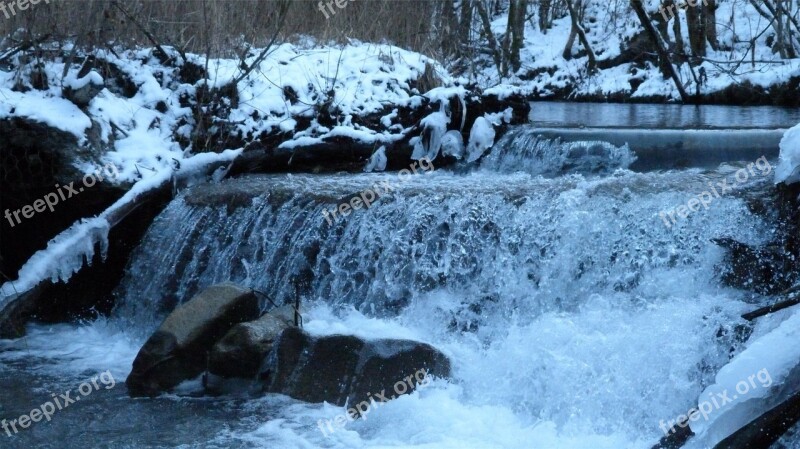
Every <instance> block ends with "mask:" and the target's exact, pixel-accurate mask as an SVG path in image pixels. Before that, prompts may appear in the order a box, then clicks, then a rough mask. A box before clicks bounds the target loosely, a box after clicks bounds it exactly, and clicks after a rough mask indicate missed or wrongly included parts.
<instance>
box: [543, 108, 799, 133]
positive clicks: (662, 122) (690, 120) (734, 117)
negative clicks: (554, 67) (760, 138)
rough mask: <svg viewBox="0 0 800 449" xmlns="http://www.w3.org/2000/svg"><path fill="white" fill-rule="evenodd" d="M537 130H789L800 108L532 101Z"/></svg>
mask: <svg viewBox="0 0 800 449" xmlns="http://www.w3.org/2000/svg"><path fill="white" fill-rule="evenodd" d="M531 106H532V107H531V114H530V119H531V122H532V123H533V125H534V126H536V127H563V128H573V127H587V128H592V127H599V128H660V129H687V128H690V129H713V128H727V129H729V128H741V129H786V128H791V127H792V126H795V125H797V124H798V123H800V109H798V108H779V107H774V106H687V105H677V104H675V105H664V104H618V103H563V102H533V103H531Z"/></svg>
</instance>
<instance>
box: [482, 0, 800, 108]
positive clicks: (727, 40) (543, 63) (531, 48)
mask: <svg viewBox="0 0 800 449" xmlns="http://www.w3.org/2000/svg"><path fill="white" fill-rule="evenodd" d="M644 3H645V8H646V10H647V11H648V13H650V14H651V15H657V14H658V11H659V6H660V4H661V2H660V1H659V0H646V1H645V2H644ZM584 5H585V12H584V17H585V18H587V19H586V20H584V22H583V26H584V28H585V29H586V32H587V37H588V39H589V41H590V43H591V45H592V48H593V50H594V52H595V54H596V55H597V59H598V61H603V60H609V59H612V58H614V57H616V56H619V55H620V51H621V46H623V45H625V46H627V42H628V41H629V40H630V39H631V38H633V37H634V36H635V35H637V34H638V33H639V32H641V29H642V28H641V24H640V23H639V21H638V19H637V18H636V15H635V14H634V13H633V12H632V10H631V8H630V6H629V4H628V2H627V1H622V0H612V1H608V0H585V1H584ZM589 18H591V19H589ZM536 20H538V19H537V18H536V16H535V15H534V16H533V18H532V19H531V20H529V21H527V22H526V29H525V45H524V46H523V48H522V51H521V54H520V57H521V62H522V67H521V68H520V70H519V71H518V72H517V73H516V76H512V77H510V78H506V79H504V80H502V81H501V80H500V79H499V77H498V75H497V70H496V69H495V68H494V66H493V65H492V64H490V63H489V62H488V61H484V65H485V66H486V68H485V70H483V72H482V74H481V75H480V76H479V77H478V79H477V80H475V81H476V82H477V83H478V84H480V85H485V86H494V89H497V90H500V91H504V90H513V91H517V92H522V93H525V94H530V95H535V96H541V97H545V98H547V97H551V96H553V95H555V94H557V93H558V91H559V90H562V89H567V90H571V91H572V93H571V95H570V97H575V98H586V97H594V98H602V97H608V96H616V95H620V96H623V97H626V98H627V97H630V98H634V99H635V98H640V99H651V98H662V97H666V98H667V99H668V100H675V101H679V100H680V96H679V94H678V91H677V89H676V88H675V85H674V84H673V82H672V80H671V79H669V78H667V79H665V78H664V77H663V76H662V74H661V72H660V71H659V70H658V67H656V66H655V65H653V64H651V63H647V66H646V67H645V68H642V67H636V66H635V65H634V64H631V63H625V64H621V65H618V66H615V67H611V68H608V69H605V70H600V71H599V72H598V73H596V74H589V73H588V71H587V68H586V67H587V62H588V57H587V56H582V57H575V58H573V59H571V60H565V59H564V58H563V56H562V53H563V51H564V47H565V45H566V43H567V39H568V37H569V33H570V29H571V26H572V25H571V22H570V18H569V16H567V17H564V18H561V19H557V20H555V21H554V22H553V27H552V29H550V30H548V31H547V33H546V34H544V33H542V32H541V31H540V30H539V29H538V26H533V25H534V23H535V21H536ZM674 20H676V19H675V18H672V19H671V20H670V22H669V26H668V29H669V33H670V37H671V40H672V41H674V40H675V39H674V34H673V29H672V21H674ZM677 20H680V21H681V22H682V23H681V30H682V34H683V40H684V42H685V43H686V45H687V46H688V43H689V36H688V26H687V24H686V15H685V13H684V12H681V13H680V14H679V15H678V16H677ZM507 21H508V18H507V16H506V15H501V16H499V17H497V18H496V19H495V20H494V21H493V22H492V28H493V30H494V31H495V34H497V35H501V34H502V33H505V29H506V25H507ZM717 21H718V24H717V30H718V42H719V44H720V50H719V51H715V50H713V49H712V48H711V47H710V46H709V47H708V48H707V55H706V59H707V60H706V61H705V62H703V63H702V65H699V66H695V72H696V73H697V72H699V70H700V67H702V68H704V69H705V71H706V73H707V75H708V82H707V83H704V85H703V86H702V87H701V88H700V93H701V94H709V93H713V92H719V91H722V90H724V89H726V88H728V87H729V86H732V85H740V84H743V83H751V84H752V85H755V86H760V87H769V86H774V85H776V84H780V83H783V82H786V81H787V80H789V79H790V78H791V77H798V76H800V59H793V60H781V59H780V57H779V55H778V54H773V52H772V50H771V49H770V48H769V46H768V44H767V42H768V40H769V39H771V35H772V34H771V33H769V32H767V33H761V32H762V31H763V29H764V28H765V26H766V23H767V22H766V21H765V20H764V19H763V18H762V17H761V16H759V15H758V13H757V12H756V11H755V9H754V8H753V6H752V5H751V4H750V3H748V2H747V1H743V0H733V1H721V2H719V9H718V10H717ZM759 35H760V36H759ZM755 36H758V37H757V38H756V46H755V52H754V53H753V52H751V51H750V50H751V49H750V40H751V39H752V38H753V37H755ZM579 52H583V47H582V46H581V44H580V41H579V39H575V43H574V45H573V47H572V54H573V55H577V54H578V53H579ZM686 52H687V53H689V49H688V48H687V49H686ZM581 54H583V53H581ZM751 59H753V60H755V61H756V62H755V64H751V63H750V61H751ZM711 61H715V62H711ZM742 61H744V62H743V63H741V64H738V63H739V62H742ZM758 61H763V62H758ZM679 76H680V78H681V80H682V81H683V84H684V87H685V88H686V90H687V92H689V93H690V94H694V93H695V84H694V81H693V78H692V75H691V73H690V72H689V68H688V65H686V64H683V65H682V66H681V67H680V68H679ZM631 82H633V83H634V85H635V84H639V85H638V86H636V88H633V87H632V84H631Z"/></svg>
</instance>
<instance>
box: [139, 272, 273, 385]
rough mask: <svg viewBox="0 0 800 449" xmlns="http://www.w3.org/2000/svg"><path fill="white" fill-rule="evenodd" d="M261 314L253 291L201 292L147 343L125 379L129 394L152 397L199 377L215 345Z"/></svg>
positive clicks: (218, 289)
mask: <svg viewBox="0 0 800 449" xmlns="http://www.w3.org/2000/svg"><path fill="white" fill-rule="evenodd" d="M258 316H259V305H258V299H257V298H256V296H255V294H254V293H253V291H252V290H249V289H244V288H241V287H239V286H236V285H234V284H228V283H226V284H220V285H215V286H212V287H209V288H207V289H205V290H203V291H202V292H201V293H200V294H198V295H197V296H195V297H194V298H192V299H191V300H190V301H189V302H186V303H184V304H182V305H180V306H178V308H176V309H175V311H173V312H172V313H171V314H170V315H169V316H168V317H167V319H166V320H164V322H163V323H162V324H161V327H159V328H158V330H157V331H156V332H155V333H154V334H153V335H152V336H151V337H150V338H149V339H148V340H147V342H146V343H145V344H144V346H143V347H142V349H141V350H140V351H139V354H138V355H137V356H136V359H135V360H134V361H133V370H132V371H131V374H130V375H129V376H128V380H127V381H126V384H127V386H128V393H129V394H130V395H131V396H153V395H156V394H158V393H159V392H162V391H165V390H169V389H171V388H173V387H175V386H177V385H178V384H179V383H181V382H183V381H185V380H189V379H193V378H195V377H197V376H198V375H199V374H200V373H202V372H203V371H204V370H205V368H206V355H207V354H208V352H209V351H210V350H211V348H212V346H213V345H214V343H216V342H217V341H219V340H220V339H221V338H222V337H223V336H224V335H225V334H226V333H227V332H228V331H229V330H231V328H232V327H233V326H235V325H236V324H239V323H242V322H245V321H251V320H255V319H257V318H258Z"/></svg>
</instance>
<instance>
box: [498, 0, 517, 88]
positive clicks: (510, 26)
mask: <svg viewBox="0 0 800 449" xmlns="http://www.w3.org/2000/svg"><path fill="white" fill-rule="evenodd" d="M517 6H518V5H517V1H516V0H509V2H508V22H507V23H506V35H505V36H504V37H503V61H502V64H501V67H502V69H501V71H502V73H503V76H504V77H505V76H506V75H508V69H509V63H510V62H511V36H512V35H513V34H514V24H515V23H516V17H517V14H518V13H517Z"/></svg>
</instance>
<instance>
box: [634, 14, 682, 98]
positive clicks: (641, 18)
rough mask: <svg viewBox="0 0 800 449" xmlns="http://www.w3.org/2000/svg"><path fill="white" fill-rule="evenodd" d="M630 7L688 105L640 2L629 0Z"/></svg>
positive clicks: (656, 33) (673, 68) (665, 53)
mask: <svg viewBox="0 0 800 449" xmlns="http://www.w3.org/2000/svg"><path fill="white" fill-rule="evenodd" d="M631 6H632V7H633V10H634V11H635V12H636V16H637V17H638V18H639V21H640V22H641V23H642V27H644V30H645V32H647V34H648V35H649V36H650V39H651V40H652V41H653V45H655V46H656V50H657V51H658V57H659V58H661V60H662V61H664V66H665V69H666V70H667V73H668V74H669V76H670V78H672V81H673V82H674V83H675V88H676V89H678V93H679V94H680V96H681V100H682V101H683V102H684V103H689V102H690V98H689V95H688V94H687V93H686V89H684V88H683V85H682V84H681V80H680V78H678V74H677V73H676V72H675V67H673V66H672V61H670V59H669V54H668V53H667V51H666V50H665V49H664V44H663V43H662V42H661V38H660V37H659V36H658V31H657V30H656V29H655V27H654V26H653V24H652V23H650V18H649V17H647V12H645V10H644V6H643V5H642V2H641V0H631Z"/></svg>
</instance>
